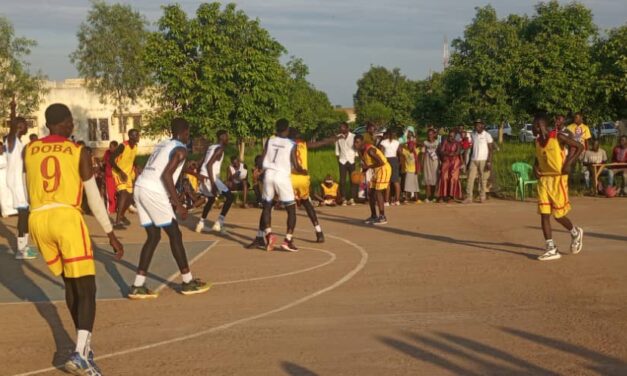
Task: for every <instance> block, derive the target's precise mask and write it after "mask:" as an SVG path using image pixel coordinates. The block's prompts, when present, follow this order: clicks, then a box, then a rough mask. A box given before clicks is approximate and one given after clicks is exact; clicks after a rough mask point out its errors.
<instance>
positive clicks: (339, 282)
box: [15, 235, 368, 376]
mask: <svg viewBox="0 0 627 376" xmlns="http://www.w3.org/2000/svg"><path fill="white" fill-rule="evenodd" d="M327 236H328V237H330V238H332V239H337V240H339V241H342V242H344V243H346V244H348V245H350V246H351V247H353V248H355V249H356V250H357V251H359V253H360V255H361V259H360V260H359V263H357V265H356V266H355V267H354V268H353V269H352V270H351V271H349V272H348V273H347V274H345V275H344V276H343V277H342V278H340V279H339V280H337V281H335V282H334V283H333V284H331V285H329V286H327V287H325V288H323V289H320V290H318V291H316V292H314V293H312V294H309V295H307V296H304V297H302V298H299V299H296V300H294V301H292V302H291V303H288V304H285V305H283V306H281V307H278V308H275V309H272V310H270V311H266V312H263V313H259V314H256V315H253V316H248V317H244V318H241V319H239V320H235V321H231V322H229V323H226V324H222V325H219V326H214V327H212V328H209V329H205V330H202V331H199V332H196V333H194V334H189V335H186V336H181V337H176V338H171V339H168V340H164V341H159V342H155V343H152V344H149V345H144V346H138V347H133V348H130V349H126V350H122V351H117V352H113V353H109V354H105V355H102V356H98V357H97V358H96V360H102V359H109V358H114V357H118V356H121V355H127V354H131V353H135V352H138V351H144V350H149V349H153V348H155V347H160V346H165V345H170V344H173V343H178V342H184V341H188V340H191V339H194V338H198V337H202V336H205V335H207V334H211V333H215V332H219V331H222V330H226V329H230V328H232V327H234V326H237V325H241V324H245V323H248V322H251V321H254V320H257V319H261V318H264V317H267V316H270V315H273V314H275V313H279V312H283V311H286V310H288V309H290V308H293V307H296V306H298V305H301V304H303V303H305V302H307V301H309V300H311V299H314V298H316V297H318V296H320V295H323V294H326V293H327V292H330V291H333V290H335V289H336V288H338V287H340V286H342V285H343V284H345V283H346V282H348V281H350V280H351V279H353V277H355V275H357V273H359V272H360V271H361V270H362V269H363V268H364V267H365V266H366V263H367V262H368V252H366V250H365V249H364V248H363V247H361V246H360V245H358V244H355V243H353V242H352V241H350V240H348V239H344V238H342V237H339V236H334V235H327ZM56 369H57V368H56V367H48V368H42V369H39V370H35V371H30V372H26V373H21V374H18V375H15V376H28V375H37V374H41V373H44V372H50V371H54V370H56Z"/></svg>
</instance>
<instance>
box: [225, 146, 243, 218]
mask: <svg viewBox="0 0 627 376" xmlns="http://www.w3.org/2000/svg"><path fill="white" fill-rule="evenodd" d="M226 186H227V187H228V188H229V189H230V190H231V192H238V191H239V192H242V194H243V197H242V201H243V202H242V206H241V207H242V208H244V209H245V208H247V207H248V167H246V165H245V164H244V163H242V161H240V159H239V157H238V156H236V155H234V156H232V157H231V164H230V165H229V168H228V169H227V171H226Z"/></svg>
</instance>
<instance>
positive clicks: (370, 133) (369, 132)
mask: <svg viewBox="0 0 627 376" xmlns="http://www.w3.org/2000/svg"><path fill="white" fill-rule="evenodd" d="M364 143H365V144H369V145H374V146H377V127H376V126H375V125H374V124H372V123H366V133H364Z"/></svg>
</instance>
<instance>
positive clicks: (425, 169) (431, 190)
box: [422, 128, 440, 203]
mask: <svg viewBox="0 0 627 376" xmlns="http://www.w3.org/2000/svg"><path fill="white" fill-rule="evenodd" d="M436 137H437V132H436V131H435V129H433V128H431V129H429V130H428V131H427V139H426V140H425V142H424V143H423V145H424V146H423V148H422V177H423V179H424V183H425V190H426V196H425V202H426V203H429V202H433V201H435V186H436V184H437V182H438V166H439V165H440V160H439V159H438V141H437V139H436Z"/></svg>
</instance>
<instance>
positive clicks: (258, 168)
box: [253, 155, 263, 208]
mask: <svg viewBox="0 0 627 376" xmlns="http://www.w3.org/2000/svg"><path fill="white" fill-rule="evenodd" d="M262 180H263V157H262V156H261V155H257V156H255V167H254V168H253V191H254V192H255V201H256V203H257V207H258V208H261V207H263V199H262V196H261V187H262V185H261V184H262Z"/></svg>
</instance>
